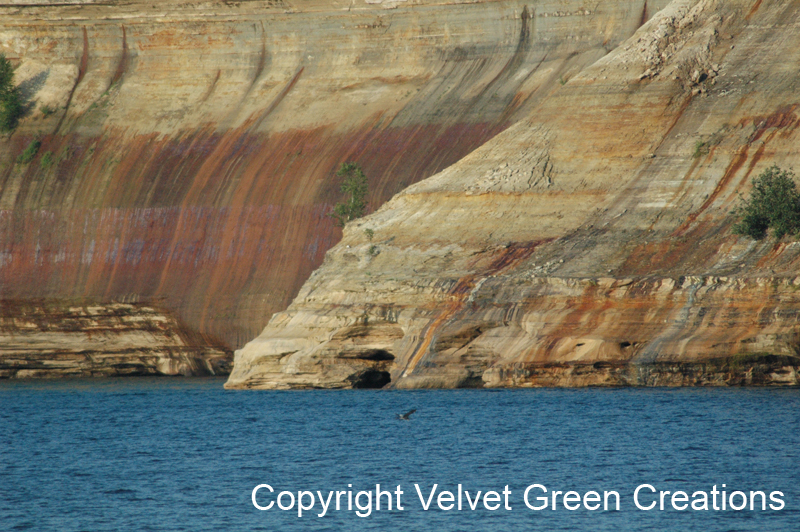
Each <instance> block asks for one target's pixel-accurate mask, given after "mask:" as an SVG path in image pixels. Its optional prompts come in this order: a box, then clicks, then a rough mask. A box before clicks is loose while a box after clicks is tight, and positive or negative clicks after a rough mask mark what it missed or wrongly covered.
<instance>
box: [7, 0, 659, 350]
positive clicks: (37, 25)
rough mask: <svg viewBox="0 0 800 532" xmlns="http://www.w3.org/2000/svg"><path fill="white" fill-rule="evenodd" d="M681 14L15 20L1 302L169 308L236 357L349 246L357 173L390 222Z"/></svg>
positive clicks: (63, 14) (94, 15)
mask: <svg viewBox="0 0 800 532" xmlns="http://www.w3.org/2000/svg"><path fill="white" fill-rule="evenodd" d="M664 3H665V1H661V2H654V1H653V0H648V1H645V0H637V1H633V2H616V1H600V2H594V3H593V4H592V5H591V6H587V5H586V4H584V3H583V2H581V1H578V0H568V1H564V0H557V1H556V0H546V1H538V2H534V3H526V2H521V1H510V2H505V1H503V2H500V1H490V0H486V1H469V2H461V1H454V2H438V1H434V0H414V1H408V2H401V1H397V2H389V1H373V0H370V1H366V2H365V1H363V0H353V1H350V0H348V1H346V2H341V1H333V0H310V1H303V2H299V1H297V2H294V1H288V0H264V1H248V2H200V3H197V2H185V1H179V0H173V1H168V2H156V3H153V2H144V1H139V0H136V1H132V2H124V3H116V2H82V1H78V2H53V5H48V4H50V2H46V1H45V2H36V3H35V4H31V5H27V3H26V4H21V3H16V2H14V3H5V4H0V52H3V53H5V54H6V56H7V57H9V58H10V59H11V60H12V61H13V62H14V64H15V65H16V66H17V70H16V81H17V83H18V84H19V88H20V90H21V92H22V94H23V97H24V99H25V102H26V106H27V109H28V112H27V115H26V116H25V117H24V119H23V121H22V123H21V124H20V126H19V127H18V128H17V130H16V132H15V133H14V134H13V135H11V136H10V137H4V138H0V294H2V297H3V298H6V299H13V300H20V299H22V300H24V299H29V298H47V299H51V300H53V299H55V300H59V299H61V300H67V299H71V298H75V297H78V298H88V299H89V300H91V301H94V302H98V303H103V304H104V303H108V302H113V301H120V300H125V301H128V300H138V301H158V302H159V304H161V305H163V306H165V308H167V309H168V310H170V311H173V312H175V314H176V315H177V316H178V317H179V318H180V319H181V321H182V322H183V323H186V324H187V326H189V327H191V328H192V329H194V330H196V331H198V332H200V333H202V334H204V335H209V336H213V337H214V338H217V339H218V340H219V341H220V342H222V343H224V344H225V345H227V346H230V347H239V346H241V345H243V344H244V343H245V342H246V341H247V340H249V339H251V338H252V337H253V336H254V335H256V334H257V333H258V332H259V331H260V330H261V329H262V328H263V322H264V316H269V315H270V314H272V313H273V312H275V311H278V310H281V309H283V308H285V307H286V305H287V304H288V303H289V302H290V301H291V300H292V298H293V297H294V296H295V295H296V294H297V292H298V290H299V288H300V286H301V285H302V283H303V282H304V281H305V279H306V278H307V277H308V275H309V274H310V273H311V271H313V270H314V268H316V267H317V266H319V265H320V264H321V262H322V259H323V256H324V254H325V251H326V250H327V249H328V248H330V247H331V246H332V245H333V244H334V243H335V242H336V241H337V240H338V239H339V238H340V235H341V233H340V231H339V229H338V228H336V227H334V225H333V223H332V220H331V219H330V218H329V217H328V216H327V214H328V213H329V212H330V211H331V208H332V206H333V204H335V203H336V202H337V201H339V200H340V199H341V195H340V192H339V183H338V181H337V179H335V178H334V173H335V171H336V169H337V168H338V167H339V165H340V164H341V163H343V162H345V161H348V160H349V161H356V162H358V163H360V165H361V166H362V168H363V169H364V171H365V172H366V174H367V175H368V177H369V180H370V185H369V189H370V194H369V204H370V209H375V208H376V207H377V206H378V205H380V204H381V203H382V202H384V201H386V200H387V199H389V198H390V197H391V196H392V195H394V194H395V193H397V192H399V191H400V190H402V189H404V188H405V187H407V186H408V185H410V184H412V183H414V182H416V181H419V180H420V179H423V178H426V177H429V176H431V175H433V174H434V173H436V172H438V171H440V170H442V169H444V168H446V167H448V166H449V165H451V164H453V163H454V162H456V161H457V160H459V159H461V158H462V157H463V156H465V155H466V154H468V153H469V152H470V151H472V150H473V149H474V148H476V147H478V146H479V145H481V144H483V143H484V142H485V141H487V140H489V139H490V138H492V137H493V136H494V135H496V134H497V133H499V132H500V131H502V130H504V129H505V128H507V127H508V126H509V125H510V124H512V123H513V122H515V121H516V120H517V119H518V118H520V117H522V116H525V115H527V114H528V113H529V112H530V110H531V109H533V108H534V107H535V106H536V104H537V102H539V101H541V100H543V99H546V98H548V97H549V95H550V93H551V92H553V91H557V90H558V89H559V88H560V87H561V84H562V83H566V81H567V80H568V79H570V78H571V77H572V76H574V75H576V74H577V73H578V72H579V71H580V70H581V69H582V68H583V67H585V66H586V65H589V64H591V63H594V62H595V61H597V60H598V59H599V58H600V57H602V56H603V55H605V54H606V53H607V51H608V50H610V49H613V48H614V47H615V46H617V44H619V43H620V42H621V41H623V40H624V39H626V38H627V37H629V36H630V35H631V34H633V32H634V31H635V30H636V28H637V27H638V26H639V25H641V23H642V22H643V20H646V19H647V17H648V16H649V14H650V13H652V12H654V11H655V10H656V9H657V8H658V7H659V5H660V4H664ZM56 4H57V5H56ZM78 4H80V5H78ZM36 139H38V140H39V141H40V142H41V147H40V148H39V151H38V153H37V155H36V156H35V157H34V158H33V159H32V160H31V161H30V162H29V163H21V162H18V160H19V156H20V154H21V153H23V151H24V150H25V149H26V147H28V146H29V145H30V144H31V143H32V142H33V141H34V140H36Z"/></svg>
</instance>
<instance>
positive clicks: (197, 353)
mask: <svg viewBox="0 0 800 532" xmlns="http://www.w3.org/2000/svg"><path fill="white" fill-rule="evenodd" d="M229 372H230V357H229V353H228V352H226V351H225V350H224V349H219V348H213V347H211V346H209V345H206V344H204V343H203V342H202V341H198V339H197V338H195V337H194V333H192V332H191V331H189V330H186V328H184V327H181V326H180V324H178V323H177V322H176V320H175V319H174V318H172V317H171V316H169V315H167V314H165V313H163V312H160V311H159V310H158V309H155V308H152V307H148V306H145V305H134V304H125V303H116V304H112V305H102V306H101V305H86V304H84V305H80V304H76V303H75V302H73V303H72V304H67V303H65V302H53V301H35V302H34V301H24V302H19V301H4V302H3V303H2V305H0V379H7V378H12V379H21V378H56V377H112V376H127V375H227V374H228V373H229Z"/></svg>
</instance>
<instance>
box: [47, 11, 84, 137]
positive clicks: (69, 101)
mask: <svg viewBox="0 0 800 532" xmlns="http://www.w3.org/2000/svg"><path fill="white" fill-rule="evenodd" d="M88 66H89V36H88V35H87V33H86V26H84V27H83V53H82V54H81V63H80V66H79V67H78V79H76V80H75V84H74V85H72V90H70V91H69V96H67V103H66V105H64V112H63V113H62V114H61V118H59V119H58V124H56V127H55V129H53V135H55V134H57V133H58V132H59V131H60V130H61V125H62V124H63V123H64V119H65V118H66V117H67V113H69V106H70V105H71V104H72V97H73V96H74V95H75V89H77V88H78V85H80V84H81V81H83V77H84V76H85V75H86V70H87V68H88Z"/></svg>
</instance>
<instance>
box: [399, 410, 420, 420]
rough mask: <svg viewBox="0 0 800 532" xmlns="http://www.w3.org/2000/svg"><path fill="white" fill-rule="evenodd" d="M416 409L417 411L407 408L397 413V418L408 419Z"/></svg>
mask: <svg viewBox="0 0 800 532" xmlns="http://www.w3.org/2000/svg"><path fill="white" fill-rule="evenodd" d="M416 411H417V409H416V408H414V409H412V410H409V411H408V412H406V413H405V414H397V419H402V420H404V421H409V420H410V419H411V414H413V413H414V412H416Z"/></svg>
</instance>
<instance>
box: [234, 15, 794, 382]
mask: <svg viewBox="0 0 800 532" xmlns="http://www.w3.org/2000/svg"><path fill="white" fill-rule="evenodd" d="M538 13H539V11H538V10H537V14H538ZM799 15H800V2H794V1H793V2H784V1H777V0H772V1H770V0H763V1H762V0H732V1H713V0H676V1H674V2H671V3H670V4H669V5H667V6H666V7H665V8H664V9H663V10H661V11H659V12H658V13H656V14H655V15H653V16H652V18H651V19H650V20H649V21H648V22H647V23H645V24H644V25H643V26H642V27H641V28H639V29H638V31H637V32H636V33H635V34H634V35H633V36H632V37H631V38H630V39H628V40H626V41H625V42H623V43H622V44H621V45H620V46H618V47H616V48H615V49H614V50H612V51H611V52H610V53H609V54H607V55H605V56H603V57H601V58H598V59H597V60H596V61H595V62H593V63H592V64H591V65H588V66H586V67H585V68H582V69H581V70H580V71H579V72H575V73H574V74H573V75H571V76H568V79H563V80H562V82H563V85H562V84H561V83H560V84H559V85H560V86H559V87H555V89H554V90H552V91H551V92H549V93H548V95H547V97H546V98H542V99H540V100H538V101H537V102H535V104H533V105H532V106H531V107H530V108H529V109H527V110H526V117H525V118H524V119H523V120H521V121H520V122H518V123H516V124H514V125H512V126H511V127H509V128H508V129H506V130H505V131H504V132H502V133H500V134H499V135H497V136H496V137H494V138H493V139H492V140H490V141H488V142H487V143H486V144H484V145H483V146H481V147H480V148H478V149H477V150H475V151H474V152H472V153H470V154H469V155H467V156H466V157H464V158H463V159H461V160H460V161H458V162H457V163H455V164H453V165H451V166H449V167H448V168H446V169H445V170H443V171H442V172H439V173H438V174H436V175H434V176H433V177H431V178H429V179H426V180H424V181H421V182H419V183H417V184H415V185H413V186H410V187H409V188H407V189H406V190H404V191H403V192H402V193H400V194H398V195H397V196H395V197H394V198H393V199H392V200H391V201H389V202H388V203H387V204H385V205H384V206H383V207H381V208H380V209H379V210H378V211H377V212H375V213H374V214H372V215H371V216H368V217H366V218H364V219H362V220H358V221H357V222H354V223H351V224H349V225H348V226H347V228H346V230H345V232H344V237H343V239H342V241H341V243H340V244H338V245H337V246H336V247H334V248H333V249H332V250H331V251H329V252H328V254H327V255H326V258H325V261H324V263H323V265H322V267H321V268H319V269H318V270H317V271H315V272H314V273H313V274H312V275H311V277H310V278H309V280H308V281H307V282H306V283H305V285H304V286H303V288H302V289H301V290H300V293H299V295H298V296H297V298H296V299H295V300H294V302H293V303H292V304H291V305H290V306H289V308H288V309H287V310H286V311H285V312H281V313H278V314H276V315H275V316H273V318H272V320H271V321H270V322H269V325H268V326H267V327H266V329H265V330H264V331H263V333H262V334H261V335H260V336H259V337H258V338H256V339H255V340H253V341H252V342H250V343H249V344H248V345H247V346H245V347H244V348H243V349H242V350H240V351H238V352H237V353H236V356H235V362H234V371H233V373H232V374H231V377H230V379H229V381H228V383H227V386H228V387H231V388H256V387H258V388H304V387H323V388H341V387H350V386H352V385H353V382H354V380H357V379H358V376H359V375H363V374H365V372H368V371H372V372H377V373H381V374H385V373H388V374H389V377H390V379H391V381H390V383H389V384H388V386H394V387H401V388H402V387H461V386H543V385H547V386H587V385H592V386H595V385H662V384H663V385H739V384H753V385H797V384H798V382H799V379H798V367H800V358H799V357H798V352H799V348H800V338H799V337H798V332H799V331H800V323H798V312H800V278H798V277H797V272H798V265H800V243H798V242H791V241H788V240H787V241H781V242H775V241H774V240H764V241H760V242H755V241H752V240H749V239H747V238H745V237H739V236H736V235H734V234H732V232H731V225H732V223H733V221H734V219H733V217H732V215H731V210H732V208H733V206H734V205H735V204H736V201H737V197H738V194H739V193H744V192H746V191H747V190H748V187H749V184H750V180H751V178H752V177H754V176H755V175H757V174H758V173H759V172H760V171H762V170H763V169H764V168H766V167H767V166H769V165H771V164H778V165H779V166H781V167H784V168H789V167H795V168H798V167H800V164H798V163H800V156H799V155H798V150H797V146H798V145H800V143H799V142H798V141H800V139H799V138H798V125H800V119H799V118H798V109H800V100H799V99H798V98H799V97H798V92H797V87H798V84H800V72H799V71H798V70H797V69H796V68H795V65H797V64H800V30H798V28H797V26H796V24H795V21H796V20H797V19H798V16H799ZM537 20H539V19H537ZM365 229H371V230H372V231H373V232H374V237H373V238H372V239H369V238H368V237H367V235H366V234H365ZM378 352H379V353H385V355H382V356H381V358H380V359H370V358H369V356H367V355H368V354H369V353H378Z"/></svg>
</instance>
